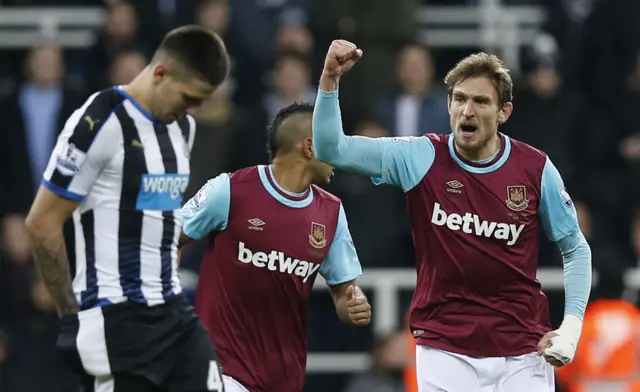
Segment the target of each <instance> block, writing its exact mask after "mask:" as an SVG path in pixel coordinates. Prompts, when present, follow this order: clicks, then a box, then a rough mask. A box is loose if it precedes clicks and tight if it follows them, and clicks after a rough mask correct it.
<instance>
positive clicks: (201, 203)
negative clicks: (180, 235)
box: [182, 173, 231, 240]
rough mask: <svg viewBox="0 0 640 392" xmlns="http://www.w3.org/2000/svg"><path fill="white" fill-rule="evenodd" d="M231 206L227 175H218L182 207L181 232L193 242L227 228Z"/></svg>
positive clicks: (229, 183) (229, 184) (229, 185)
mask: <svg viewBox="0 0 640 392" xmlns="http://www.w3.org/2000/svg"><path fill="white" fill-rule="evenodd" d="M230 204H231V182H230V180H229V175H228V174H226V173H223V174H220V175H219V176H217V177H216V178H214V179H212V180H209V181H207V183H206V184H204V186H203V187H202V188H200V190H199V191H198V193H196V194H195V196H193V197H192V198H191V199H189V201H187V202H186V203H185V205H184V206H183V207H182V219H183V225H182V231H183V232H184V234H185V235H186V236H187V237H189V238H192V239H194V240H199V239H201V238H204V237H205V236H206V235H207V234H209V233H210V232H212V231H222V230H224V229H226V227H227V221H228V219H229V206H230Z"/></svg>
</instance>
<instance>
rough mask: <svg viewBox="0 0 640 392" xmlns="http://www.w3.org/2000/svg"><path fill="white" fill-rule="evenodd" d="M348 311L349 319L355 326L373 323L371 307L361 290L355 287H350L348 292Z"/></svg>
mask: <svg viewBox="0 0 640 392" xmlns="http://www.w3.org/2000/svg"><path fill="white" fill-rule="evenodd" d="M346 295H347V311H348V313H349V319H350V320H351V322H352V323H353V324H354V325H360V326H365V325H369V323H370V322H371V305H369V301H367V297H365V296H364V294H362V292H361V291H360V290H356V288H355V287H354V286H353V285H349V286H348V287H347V290H346Z"/></svg>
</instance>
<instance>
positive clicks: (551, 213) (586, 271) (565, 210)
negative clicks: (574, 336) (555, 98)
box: [538, 158, 591, 320]
mask: <svg viewBox="0 0 640 392" xmlns="http://www.w3.org/2000/svg"><path fill="white" fill-rule="evenodd" d="M538 214H539V216H540V221H541V222H542V225H543V227H544V229H545V231H546V232H547V235H548V236H549V238H550V239H551V240H552V241H554V242H556V243H557V244H558V247H560V250H561V251H562V262H563V266H564V291H565V314H571V315H574V316H576V317H578V318H579V319H581V320H582V319H583V317H584V312H585V309H586V306H587V302H588V300H589V294H590V292H591V248H589V244H588V243H587V240H586V239H585V238H584V235H583V234H582V231H581V230H580V226H579V224H578V215H577V213H576V208H575V206H574V205H573V201H572V200H571V196H569V193H568V192H567V190H566V189H565V187H564V182H563V181H562V177H561V176H560V173H559V172H558V169H556V167H555V166H554V165H553V163H552V162H551V160H550V159H549V158H547V161H546V162H545V166H544V169H543V172H542V191H541V199H540V206H539V208H538Z"/></svg>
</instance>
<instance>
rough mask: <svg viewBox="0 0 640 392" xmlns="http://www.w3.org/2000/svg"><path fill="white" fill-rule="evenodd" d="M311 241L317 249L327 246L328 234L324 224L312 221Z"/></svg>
mask: <svg viewBox="0 0 640 392" xmlns="http://www.w3.org/2000/svg"><path fill="white" fill-rule="evenodd" d="M309 243H310V244H311V246H313V247H314V248H316V249H322V248H324V247H325V246H327V236H326V230H325V227H324V225H321V224H320V223H316V222H311V234H309Z"/></svg>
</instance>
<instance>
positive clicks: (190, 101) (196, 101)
mask: <svg viewBox="0 0 640 392" xmlns="http://www.w3.org/2000/svg"><path fill="white" fill-rule="evenodd" d="M184 102H185V103H186V104H187V106H189V107H195V106H200V104H201V103H202V99H200V98H195V97H190V96H188V95H185V96H184Z"/></svg>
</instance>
